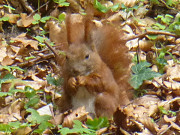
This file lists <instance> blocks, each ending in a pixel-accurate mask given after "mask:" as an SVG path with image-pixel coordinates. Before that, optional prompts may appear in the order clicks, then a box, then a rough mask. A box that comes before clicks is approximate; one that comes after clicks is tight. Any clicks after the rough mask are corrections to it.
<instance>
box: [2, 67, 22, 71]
mask: <svg viewBox="0 0 180 135" xmlns="http://www.w3.org/2000/svg"><path fill="white" fill-rule="evenodd" d="M0 68H2V69H6V70H8V71H9V72H11V70H15V69H16V70H20V71H24V70H23V69H22V68H20V67H18V66H0Z"/></svg>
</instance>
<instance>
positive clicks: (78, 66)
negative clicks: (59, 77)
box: [65, 44, 101, 77]
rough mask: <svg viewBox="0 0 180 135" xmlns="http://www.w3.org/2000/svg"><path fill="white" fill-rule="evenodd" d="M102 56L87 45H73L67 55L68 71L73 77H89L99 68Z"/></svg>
mask: <svg viewBox="0 0 180 135" xmlns="http://www.w3.org/2000/svg"><path fill="white" fill-rule="evenodd" d="M100 61H101V58H100V56H99V55H98V53H97V52H96V50H95V48H93V47H89V46H87V45H86V44H72V45H70V47H69V50H68V51H67V53H66V63H65V66H66V70H67V73H68V74H70V75H71V76H74V77H75V76H78V75H89V74H90V73H93V72H94V71H95V70H96V69H97V67H98V66H99V64H100Z"/></svg>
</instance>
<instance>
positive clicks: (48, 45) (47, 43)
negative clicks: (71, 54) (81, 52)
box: [44, 41, 58, 58]
mask: <svg viewBox="0 0 180 135" xmlns="http://www.w3.org/2000/svg"><path fill="white" fill-rule="evenodd" d="M44 43H45V44H46V46H47V47H48V48H49V49H50V50H51V51H52V52H53V53H54V55H55V57H56V58H58V54H57V52H56V51H55V50H54V49H53V48H52V46H51V45H50V44H49V42H48V41H44Z"/></svg>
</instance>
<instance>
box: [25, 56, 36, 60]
mask: <svg viewBox="0 0 180 135" xmlns="http://www.w3.org/2000/svg"><path fill="white" fill-rule="evenodd" d="M34 58H36V57H35V56H29V57H25V60H30V59H34Z"/></svg>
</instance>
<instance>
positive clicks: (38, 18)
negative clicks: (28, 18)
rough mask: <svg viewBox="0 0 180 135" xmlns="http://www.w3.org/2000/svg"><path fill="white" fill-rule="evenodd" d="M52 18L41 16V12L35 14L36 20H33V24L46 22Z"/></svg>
mask: <svg viewBox="0 0 180 135" xmlns="http://www.w3.org/2000/svg"><path fill="white" fill-rule="evenodd" d="M50 18H51V16H45V17H41V16H40V15H39V14H35V15H34V16H33V19H34V21H33V22H32V24H39V23H40V22H41V23H46V21H48V20H49V19H50Z"/></svg>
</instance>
